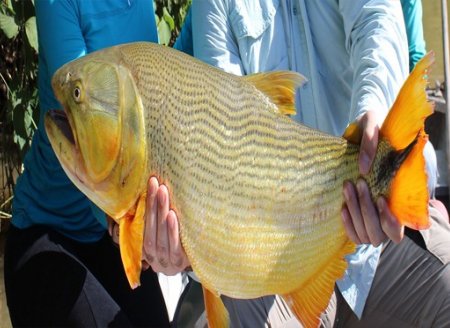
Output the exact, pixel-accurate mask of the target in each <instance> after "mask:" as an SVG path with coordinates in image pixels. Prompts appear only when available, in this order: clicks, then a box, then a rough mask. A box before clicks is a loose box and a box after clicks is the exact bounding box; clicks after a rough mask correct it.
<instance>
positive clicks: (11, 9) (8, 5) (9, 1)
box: [6, 0, 15, 14]
mask: <svg viewBox="0 0 450 328" xmlns="http://www.w3.org/2000/svg"><path fill="white" fill-rule="evenodd" d="M6 7H7V8H8V9H9V10H10V11H11V13H13V14H14V13H15V12H14V8H13V5H12V3H11V0H6Z"/></svg>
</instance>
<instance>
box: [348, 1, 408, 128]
mask: <svg viewBox="0 0 450 328" xmlns="http://www.w3.org/2000/svg"><path fill="white" fill-rule="evenodd" d="M339 9H340V12H341V15H342V17H343V21H344V29H345V37H346V41H345V42H346V48H347V51H348V52H349V54H350V64H351V65H352V67H353V71H354V76H353V81H354V83H353V88H352V102H351V110H350V116H349V121H350V122H353V121H354V120H355V119H357V118H358V117H359V116H361V115H362V114H364V113H365V112H367V111H369V110H373V111H377V113H378V114H379V116H378V117H379V119H380V120H381V119H384V117H385V116H386V114H387V112H388V110H389V108H390V107H391V105H392V104H393V102H394V100H395V97H396V96H397V93H398V91H399V90H400V88H401V86H402V84H403V82H404V81H405V79H406V77H407V75H408V45H407V40H406V32H405V26H404V22H403V13H402V9H401V6H400V3H399V1H383V2H382V1H376V0H364V1H363V0H359V1H355V0H341V1H339ZM379 123H380V124H381V122H379Z"/></svg>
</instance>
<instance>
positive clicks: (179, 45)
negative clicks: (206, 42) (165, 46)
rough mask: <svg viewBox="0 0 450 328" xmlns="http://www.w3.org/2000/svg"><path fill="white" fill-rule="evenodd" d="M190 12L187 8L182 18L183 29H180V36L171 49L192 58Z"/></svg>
mask: <svg viewBox="0 0 450 328" xmlns="http://www.w3.org/2000/svg"><path fill="white" fill-rule="evenodd" d="M191 16H192V10H191V8H189V11H188V13H187V14H186V17H185V18H184V23H183V27H182V28H181V31H180V34H179V35H178V37H177V40H176V41H175V44H174V45H173V47H174V48H175V49H177V50H180V51H183V52H184V53H186V54H188V55H191V56H193V55H194V49H193V46H192V42H193V41H192V19H191Z"/></svg>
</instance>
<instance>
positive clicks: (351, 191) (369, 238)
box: [342, 111, 404, 246]
mask: <svg viewBox="0 0 450 328" xmlns="http://www.w3.org/2000/svg"><path fill="white" fill-rule="evenodd" d="M358 125H359V127H360V129H361V131H362V137H361V144H360V154H359V159H358V163H359V171H360V173H361V174H363V175H364V174H367V173H368V172H369V170H370V167H371V165H372V162H373V160H374V158H375V153H376V150H377V144H378V132H379V125H378V119H377V116H376V113H375V112H373V111H368V112H367V113H365V114H364V115H362V116H361V118H360V119H359V120H358ZM343 193H344V199H345V203H344V205H343V207H342V220H343V223H344V228H345V230H346V232H347V235H348V236H349V238H350V239H351V240H352V241H353V242H354V243H356V244H367V243H370V244H372V245H374V246H378V245H380V244H381V243H382V242H383V241H384V240H386V239H387V238H389V239H391V240H392V241H394V242H396V243H398V242H400V241H401V240H402V239H403V235H404V226H402V225H400V224H399V223H398V221H397V219H396V218H395V216H394V215H393V214H392V213H391V211H390V210H389V208H388V206H387V202H386V200H385V199H384V197H380V198H379V199H377V204H376V205H375V204H374V203H373V201H372V199H371V196H370V192H369V188H368V186H367V183H366V182H365V181H364V180H363V179H359V180H358V181H357V183H356V187H355V186H354V185H353V184H352V183H350V182H348V181H347V182H345V183H344V187H343Z"/></svg>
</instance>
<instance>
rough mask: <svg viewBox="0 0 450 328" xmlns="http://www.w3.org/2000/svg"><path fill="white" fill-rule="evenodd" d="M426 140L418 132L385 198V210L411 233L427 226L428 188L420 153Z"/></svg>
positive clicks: (425, 136) (422, 157) (422, 134)
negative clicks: (387, 209)
mask: <svg viewBox="0 0 450 328" xmlns="http://www.w3.org/2000/svg"><path fill="white" fill-rule="evenodd" d="M427 141H428V136H427V135H426V134H425V133H424V132H423V131H422V132H421V133H420V134H419V136H418V137H417V142H416V144H415V145H414V147H413V149H412V150H411V153H410V154H409V155H408V157H407V158H406V159H405V161H404V162H403V164H402V165H401V166H400V168H399V170H398V171H397V173H396V174H395V177H394V179H393V180H392V183H391V189H390V193H389V195H388V197H387V202H388V206H389V209H390V210H391V212H392V214H394V215H395V217H396V218H397V219H398V220H399V222H400V223H401V224H403V225H406V226H407V227H410V228H412V229H416V230H420V229H426V228H428V227H429V226H430V221H429V217H428V198H429V195H428V184H427V174H426V172H425V158H424V156H423V149H424V147H425V144H426V143H427Z"/></svg>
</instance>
